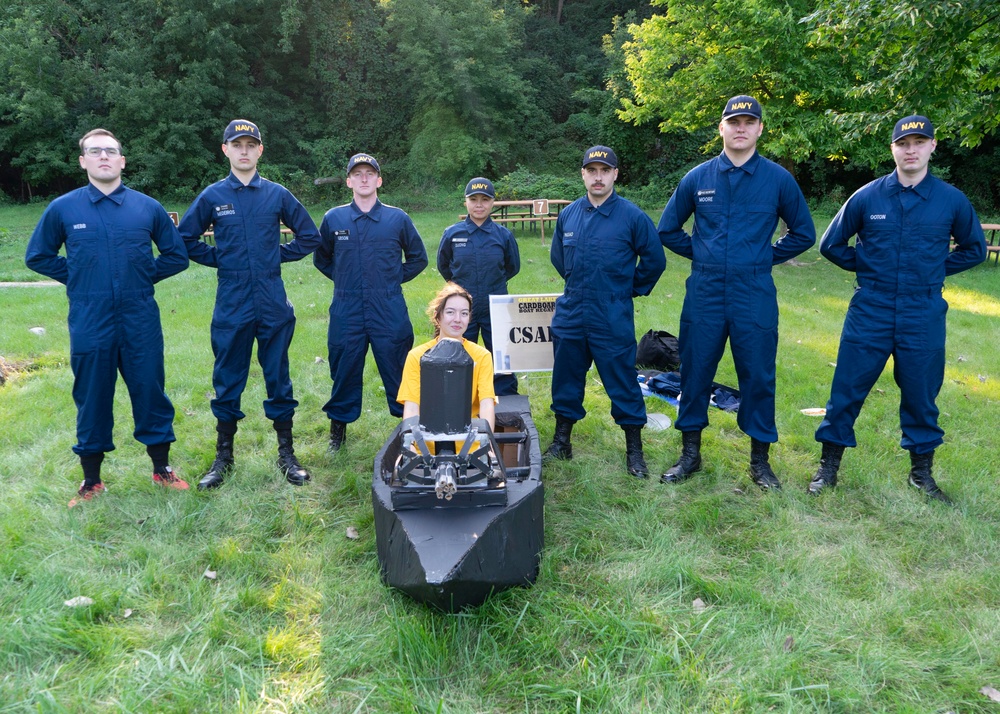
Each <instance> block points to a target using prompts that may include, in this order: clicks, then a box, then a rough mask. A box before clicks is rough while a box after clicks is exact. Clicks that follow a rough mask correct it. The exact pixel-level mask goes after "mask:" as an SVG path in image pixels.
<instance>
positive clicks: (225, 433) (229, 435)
mask: <svg viewBox="0 0 1000 714" xmlns="http://www.w3.org/2000/svg"><path fill="white" fill-rule="evenodd" d="M215 431H216V432H217V433H218V436H217V437H216V441H215V461H213V462H212V465H211V467H209V469H208V473H206V474H205V475H204V476H202V477H201V481H199V482H198V490H199V491H204V490H205V489H207V488H218V487H219V486H221V485H222V481H223V480H224V479H225V477H226V476H228V475H229V472H230V471H231V470H232V468H233V439H234V437H235V436H236V422H234V421H220V422H219V423H218V424H217V425H216V427H215Z"/></svg>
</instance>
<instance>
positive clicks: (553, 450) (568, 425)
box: [542, 414, 576, 463]
mask: <svg viewBox="0 0 1000 714" xmlns="http://www.w3.org/2000/svg"><path fill="white" fill-rule="evenodd" d="M575 423H576V422H574V421H573V420H571V419H567V418H566V417H563V416H559V415H558V414H556V433H555V434H554V435H553V436H552V443H551V444H550V445H549V448H547V449H546V450H545V453H544V454H542V462H543V463H544V462H546V461H550V460H552V459H559V460H560V461H569V460H570V459H572V458H573V446H572V445H571V444H570V443H569V437H570V434H572V433H573V424H575Z"/></svg>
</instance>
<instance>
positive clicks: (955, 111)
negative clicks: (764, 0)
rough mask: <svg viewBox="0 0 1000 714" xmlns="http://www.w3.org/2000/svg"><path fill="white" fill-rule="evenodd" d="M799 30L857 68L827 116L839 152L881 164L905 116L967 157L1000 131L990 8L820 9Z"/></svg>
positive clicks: (928, 1) (970, 3)
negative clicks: (921, 121) (920, 120)
mask: <svg viewBox="0 0 1000 714" xmlns="http://www.w3.org/2000/svg"><path fill="white" fill-rule="evenodd" d="M803 22H804V24H807V25H808V26H809V27H810V28H811V29H812V33H813V38H814V40H815V42H816V44H817V46H818V47H820V48H824V49H833V50H834V51H836V52H838V53H840V54H842V55H843V56H845V57H847V58H850V62H851V65H852V66H854V67H856V68H858V71H857V74H856V76H855V77H853V78H852V79H853V81H852V82H851V84H850V86H849V87H848V88H847V91H846V92H845V100H846V101H845V103H844V106H841V107H834V108H832V109H831V116H832V118H833V119H834V121H835V122H836V124H837V126H838V127H839V131H838V134H839V135H842V136H843V138H844V141H845V144H846V145H850V144H852V143H853V144H855V145H857V144H860V145H862V146H865V147H867V151H864V152H858V151H856V152H854V153H855V155H856V156H863V158H864V159H866V160H867V161H868V163H871V164H873V165H874V163H876V162H877V161H878V160H879V158H884V154H885V140H886V137H887V136H888V134H889V132H890V130H891V126H892V124H893V123H894V122H895V121H896V120H897V119H898V118H899V117H902V116H906V115H907V114H925V115H927V116H929V117H931V119H932V121H934V122H935V125H936V127H937V129H938V132H939V134H940V135H941V136H943V137H948V136H957V137H959V138H960V140H961V143H962V145H963V146H967V147H975V146H978V145H979V144H980V142H982V140H983V138H984V137H986V136H987V135H990V134H993V133H995V132H996V130H997V127H998V126H1000V97H998V94H997V90H998V88H1000V3H997V2H996V0H946V1H945V2H941V1H940V0H890V1H889V2H868V1H867V0H819V3H818V6H817V8H816V9H815V11H813V12H812V13H811V14H809V15H808V16H807V17H806V18H805V19H804V21H803ZM869 137H877V139H876V140H875V141H874V142H872V141H871V140H870V139H869ZM873 144H874V146H873Z"/></svg>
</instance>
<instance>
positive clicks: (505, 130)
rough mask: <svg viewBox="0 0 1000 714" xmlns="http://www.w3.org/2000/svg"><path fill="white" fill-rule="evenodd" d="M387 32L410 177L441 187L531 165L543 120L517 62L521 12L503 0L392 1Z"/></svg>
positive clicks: (522, 17) (521, 29)
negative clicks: (406, 94)
mask: <svg viewBox="0 0 1000 714" xmlns="http://www.w3.org/2000/svg"><path fill="white" fill-rule="evenodd" d="M388 7H389V18H388V29H389V32H390V36H391V37H392V39H393V40H394V41H395V44H396V54H397V55H398V61H399V62H400V63H401V64H402V65H403V66H405V67H406V68H407V78H408V80H409V82H410V83H411V84H412V87H413V98H414V106H415V111H414V113H413V120H412V121H411V123H410V126H409V139H410V152H409V157H410V170H411V171H413V172H420V173H421V174H423V175H424V176H429V177H430V179H431V180H432V181H434V180H441V181H443V182H444V183H445V184H448V183H457V182H460V181H464V180H465V179H467V178H468V177H469V176H472V175H475V174H476V173H481V172H486V173H492V174H494V175H500V174H502V173H505V172H506V171H509V170H510V169H512V168H513V167H514V165H515V164H516V163H517V161H518V160H525V159H528V158H530V157H531V155H532V153H533V152H534V150H535V149H536V145H535V144H534V143H533V141H532V140H531V137H532V136H533V135H534V131H533V129H534V128H536V127H537V125H538V124H539V122H540V121H541V120H542V118H543V117H542V115H541V113H540V112H539V111H538V109H537V105H536V103H535V92H534V89H533V87H532V86H531V85H530V84H528V83H527V82H525V81H524V79H523V78H522V76H521V73H520V68H519V66H518V55H519V52H520V50H521V47H522V46H523V43H524V33H523V24H524V18H525V11H524V10H523V9H522V8H521V7H520V6H519V5H518V4H517V3H516V2H511V1H509V0H392V1H391V2H390V3H389V6H388Z"/></svg>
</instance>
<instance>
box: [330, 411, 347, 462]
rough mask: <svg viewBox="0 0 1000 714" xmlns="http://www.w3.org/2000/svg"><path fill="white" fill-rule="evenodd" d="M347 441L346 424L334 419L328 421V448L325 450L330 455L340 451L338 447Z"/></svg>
mask: <svg viewBox="0 0 1000 714" xmlns="http://www.w3.org/2000/svg"><path fill="white" fill-rule="evenodd" d="M346 440H347V424H345V423H344V422H342V421H337V420H336V419H331V420H330V446H329V448H328V449H327V451H329V452H330V453H331V454H336V453H337V452H338V451H340V447H341V446H343V445H344V441H346Z"/></svg>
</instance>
